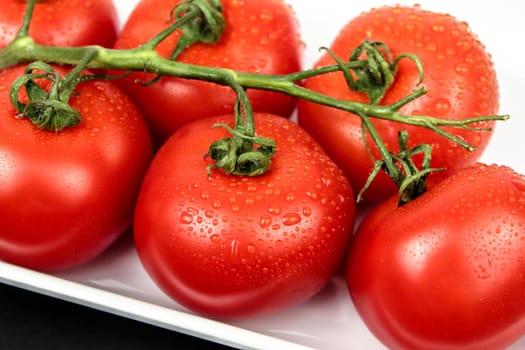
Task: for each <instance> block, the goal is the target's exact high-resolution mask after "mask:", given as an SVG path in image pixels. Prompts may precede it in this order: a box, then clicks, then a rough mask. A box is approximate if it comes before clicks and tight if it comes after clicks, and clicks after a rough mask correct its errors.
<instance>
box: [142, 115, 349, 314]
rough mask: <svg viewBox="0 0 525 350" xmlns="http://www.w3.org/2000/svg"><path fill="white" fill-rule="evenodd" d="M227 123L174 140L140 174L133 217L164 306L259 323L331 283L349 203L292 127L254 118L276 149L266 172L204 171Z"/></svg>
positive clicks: (342, 181) (195, 127)
mask: <svg viewBox="0 0 525 350" xmlns="http://www.w3.org/2000/svg"><path fill="white" fill-rule="evenodd" d="M219 121H224V122H227V123H230V122H231V121H232V116H228V117H218V118H211V119H210V118H207V119H203V120H201V121H198V122H195V123H192V124H188V125H187V126H186V127H184V128H182V129H180V130H179V131H177V132H176V133H175V134H174V135H173V136H172V137H171V138H170V139H169V140H168V141H167V142H166V143H165V144H164V146H163V147H162V148H161V149H160V151H159V152H158V154H157V155H156V157H155V159H154V160H153V163H152V165H151V167H150V168H149V170H148V173H147V175H146V179H145V181H144V185H143V187H142V190H141V193H140V196H139V201H138V204H137V209H136V214H135V223H134V229H135V242H136V246H137V250H138V253H139V257H140V259H141V261H142V263H143V264H144V266H145V268H146V271H148V273H149V274H150V276H151V277H152V278H153V280H154V281H155V282H156V283H157V284H158V285H159V286H160V288H162V289H163V290H164V291H165V292H166V293H167V294H168V295H169V296H171V297H172V298H174V299H175V300H176V301H178V302H180V303H181V304H182V305H184V306H186V307H188V308H190V309H192V310H194V311H197V312H199V313H202V314H205V315H209V316H212V317H218V318H244V317H248V316H254V315H260V314H267V313H270V312H275V311H277V310H281V309H284V308H286V307H289V306H292V305H295V304H297V303H300V302H302V301H304V300H306V299H308V298H309V297H311V296H312V295H314V294H315V293H317V292H318V291H319V290H320V289H321V288H322V287H323V286H324V285H325V284H326V283H327V282H328V280H329V279H330V277H331V276H332V275H333V273H334V271H335V270H336V268H337V267H338V266H339V264H340V262H341V260H342V258H343V255H344V253H345V249H346V245H347V242H348V240H349V238H350V235H351V233H352V229H353V223H354V219H355V203H354V200H353V193H352V189H351V186H350V184H349V183H348V181H347V179H346V178H345V177H344V176H343V173H342V172H341V170H340V169H339V168H337V167H336V166H335V165H334V163H333V162H332V161H331V160H330V159H329V158H328V157H327V156H326V154H325V153H324V152H323V151H322V150H321V148H320V147H319V145H318V144H317V143H316V142H315V141H313V139H312V138H311V137H310V136H308V135H307V134H306V133H305V132H304V131H303V130H302V129H300V128H299V127H298V126H297V124H295V123H292V122H291V121H289V120H288V119H285V118H282V117H279V116H275V115H270V114H256V129H257V131H258V134H260V135H264V136H266V137H270V138H272V139H274V140H275V141H276V142H277V144H278V147H277V151H276V154H275V156H274V157H273V158H272V167H271V170H270V171H269V172H267V173H266V174H264V175H261V176H256V177H239V176H233V175H225V174H224V173H222V172H221V171H218V170H214V171H212V176H211V177H208V175H207V172H206V167H207V165H209V164H210V163H209V162H210V161H209V160H207V159H205V158H204V157H203V155H204V154H206V153H207V151H208V147H209V145H210V144H211V143H212V142H213V141H215V140H217V139H219V138H222V137H225V136H227V134H226V132H225V130H224V129H223V128H216V129H212V128H211V127H212V125H214V124H216V123H217V122H219Z"/></svg>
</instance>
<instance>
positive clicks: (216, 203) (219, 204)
mask: <svg viewBox="0 0 525 350" xmlns="http://www.w3.org/2000/svg"><path fill="white" fill-rule="evenodd" d="M213 207H214V208H215V209H220V208H221V207H222V204H221V202H219V201H214V202H213Z"/></svg>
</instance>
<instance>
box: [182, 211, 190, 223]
mask: <svg viewBox="0 0 525 350" xmlns="http://www.w3.org/2000/svg"><path fill="white" fill-rule="evenodd" d="M192 222H193V215H191V214H190V213H188V212H186V211H183V212H182V214H181V215H180V223H181V224H191V223H192Z"/></svg>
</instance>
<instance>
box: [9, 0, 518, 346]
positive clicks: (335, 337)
mask: <svg viewBox="0 0 525 350" xmlns="http://www.w3.org/2000/svg"><path fill="white" fill-rule="evenodd" d="M115 3H116V5H117V7H118V10H119V14H120V15H121V20H122V22H123V21H124V20H125V18H126V16H127V15H128V14H129V12H130V11H131V9H132V7H133V5H134V4H135V3H136V0H131V1H130V0H116V1H115ZM288 3H289V4H291V5H292V6H293V7H294V9H295V11H296V13H297V16H298V18H299V21H300V25H301V30H302V35H303V40H304V41H305V42H306V45H307V46H306V51H305V61H304V62H305V67H308V66H310V65H311V64H312V63H313V62H314V61H315V60H316V59H317V57H318V51H317V49H318V47H320V46H323V45H325V46H326V45H329V44H330V43H331V41H332V39H333V38H334V36H335V35H336V33H337V31H338V30H339V29H340V28H341V27H342V26H343V25H344V24H345V23H346V22H347V21H348V20H349V19H350V18H352V17H353V16H355V15H357V14H359V13H360V12H362V11H365V10H368V9H370V8H371V7H373V6H381V5H384V4H387V3H389V1H387V0H384V1H377V0H366V1H364V0H363V1H352V2H348V1H347V0H324V1H322V2H316V3H314V2H307V1H304V0H288ZM390 3H391V4H394V3H400V4H407V5H412V2H408V1H401V0H396V1H391V2H390ZM419 3H420V4H421V5H422V7H423V8H426V9H429V10H434V11H441V12H448V13H451V14H453V15H455V16H456V17H457V18H458V19H461V20H464V21H466V22H468V23H469V24H470V26H471V28H472V29H473V31H474V32H475V33H477V34H478V36H479V38H480V40H481V41H482V42H483V43H485V45H486V48H487V50H488V51H489V52H491V53H492V56H493V59H494V62H495V65H496V70H497V73H498V78H499V82H500V86H501V112H502V113H508V114H510V115H511V119H510V120H509V121H507V122H502V123H500V124H499V126H498V127H497V129H496V133H495V135H494V137H493V140H492V143H491V145H490V147H489V148H488V149H487V151H486V153H485V154H484V156H483V158H482V159H481V160H482V161H484V162H487V163H499V164H506V165H508V166H511V167H512V168H514V169H515V170H516V171H518V172H520V173H524V174H525V162H524V161H523V157H522V156H521V155H520V153H521V151H522V149H523V136H522V135H521V133H522V130H525V121H524V119H523V114H524V113H525V108H524V107H521V105H520V103H522V101H523V97H522V94H523V93H522V87H523V86H525V70H523V69H521V70H520V68H521V67H522V62H521V60H522V59H523V57H524V56H525V55H524V53H525V52H524V51H525V50H524V49H523V47H522V46H520V45H522V43H523V40H522V39H523V37H524V36H525V26H523V24H522V23H523V22H522V18H521V14H522V13H523V11H521V6H522V5H521V2H519V1H512V0H500V1H499V2H498V3H497V5H495V4H494V3H493V2H482V1H478V2H475V3H473V2H467V1H456V0H446V1H444V0H442V1H430V0H428V1H423V0H420V1H419ZM0 281H1V282H5V283H8V284H12V285H15V286H19V287H22V288H26V289H29V290H33V291H36V292H39V293H43V294H47V295H51V296H54V297H58V298H61V299H65V300H68V301H72V302H75V303H79V304H83V305H86V306H89V307H93V308H96V309H100V310H105V311H108V312H111V313H115V314H118V315H121V316H124V317H129V318H132V319H136V320H140V321H143V322H146V323H151V324H154V325H157V326H160V327H164V328H167V329H172V330H176V331H179V332H183V333H186V334H190V335H194V336H197V337H201V338H205V339H208V340H211V341H215V342H218V343H222V344H226V345H230V346H234V347H240V348H244V349H260V348H266V349H306V348H315V349H331V350H337V349H345V350H348V349H367V350H374V349H377V350H380V349H384V347H383V346H382V345H381V344H380V343H379V342H378V341H377V340H375V339H374V337H373V336H372V335H371V334H370V333H369V332H368V330H367V329H366V327H365V326H364V324H363V323H362V322H361V320H360V319H359V317H358V316H357V314H356V312H355V309H354V308H353V306H352V303H351V301H350V298H349V296H348V292H347V290H346V287H345V284H344V280H343V279H342V278H341V277H338V276H336V277H334V278H333V279H332V280H331V282H330V283H329V285H328V286H327V287H326V288H325V289H324V290H323V291H321V292H320V293H319V294H318V295H317V296H315V297H313V298H312V299H311V300H309V301H308V302H306V303H303V304H301V305H299V306H296V307H294V308H292V309H289V310H286V311H284V312H281V313H278V314H275V315H272V316H267V317H262V318H255V319H250V320H245V321H238V322H231V323H222V322H217V321H213V320H209V319H206V318H203V317H201V316H198V315H195V314H193V313H191V312H189V311H187V310H185V309H184V308H183V307H181V306H180V305H178V304H177V303H175V302H174V301H173V300H171V299H170V298H168V297H167V296H166V295H164V294H163V293H162V292H161V291H160V290H159V289H158V288H157V287H156V286H155V285H154V284H153V282H152V281H151V280H150V278H149V277H148V275H147V274H146V273H145V271H144V270H143V268H142V266H141V265H140V262H139V260H138V257H137V255H136V253H135V250H134V248H133V244H132V241H131V237H130V235H129V234H128V235H126V236H125V237H123V238H122V239H121V240H119V241H118V242H117V243H116V244H115V245H113V246H112V247H111V248H110V249H109V250H108V251H106V252H105V253H104V254H103V255H101V256H100V257H98V258H97V259H95V260H94V261H92V262H90V263H88V264H86V265H84V266H82V267H80V268H77V269H73V270H69V271H65V272H61V273H56V274H53V275H52V274H43V273H39V272H35V271H31V270H27V269H24V268H20V267H17V266H13V265H10V264H6V263H2V262H0ZM523 348H525V337H524V338H522V339H521V340H520V341H519V342H518V343H516V344H515V345H514V346H513V347H512V349H515V350H517V349H523Z"/></svg>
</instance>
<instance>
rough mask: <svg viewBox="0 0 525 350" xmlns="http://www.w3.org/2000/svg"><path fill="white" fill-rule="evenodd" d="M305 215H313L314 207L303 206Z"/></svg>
mask: <svg viewBox="0 0 525 350" xmlns="http://www.w3.org/2000/svg"><path fill="white" fill-rule="evenodd" d="M303 215H304V216H306V217H308V216H310V215H312V208H310V207H304V208H303Z"/></svg>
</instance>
